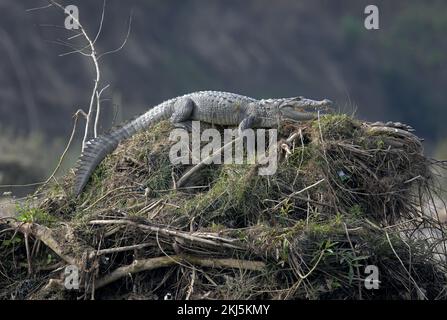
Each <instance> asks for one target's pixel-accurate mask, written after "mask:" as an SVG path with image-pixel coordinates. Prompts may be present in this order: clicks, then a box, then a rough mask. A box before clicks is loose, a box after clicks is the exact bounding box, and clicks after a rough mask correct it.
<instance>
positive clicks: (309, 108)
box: [281, 98, 333, 121]
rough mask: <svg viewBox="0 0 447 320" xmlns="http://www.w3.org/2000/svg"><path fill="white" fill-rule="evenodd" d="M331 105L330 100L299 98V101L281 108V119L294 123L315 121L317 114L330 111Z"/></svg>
mask: <svg viewBox="0 0 447 320" xmlns="http://www.w3.org/2000/svg"><path fill="white" fill-rule="evenodd" d="M332 106H333V103H332V101H331V100H328V99H324V100H312V99H306V98H301V99H300V100H299V101H293V103H291V104H290V105H288V106H286V107H283V108H281V114H282V117H283V119H288V120H294V121H305V120H312V119H317V118H318V114H319V113H327V112H331V111H332V109H331V108H332Z"/></svg>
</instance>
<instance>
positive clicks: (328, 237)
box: [0, 115, 447, 299]
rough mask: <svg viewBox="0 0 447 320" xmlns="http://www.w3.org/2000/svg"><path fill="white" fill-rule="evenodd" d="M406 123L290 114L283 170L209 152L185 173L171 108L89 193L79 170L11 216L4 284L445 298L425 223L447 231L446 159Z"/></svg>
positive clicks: (161, 293)
mask: <svg viewBox="0 0 447 320" xmlns="http://www.w3.org/2000/svg"><path fill="white" fill-rule="evenodd" d="M407 129H408V128H407V127H405V126H401V127H400V128H399V125H398V126H397V127H391V126H387V125H386V124H371V123H362V122H359V121H357V120H355V119H352V118H351V117H349V116H346V115H326V116H323V117H321V118H320V119H319V120H316V121H314V122H309V123H302V124H299V125H297V124H286V125H284V126H283V127H282V128H281V130H280V140H279V143H278V145H279V146H280V147H279V150H280V152H279V165H278V170H277V172H276V174H274V175H270V176H261V175H258V171H257V170H258V166H257V165H255V164H253V165H249V164H245V165H236V164H233V165H207V166H205V167H204V168H202V169H201V170H198V171H197V172H196V174H194V175H193V177H192V178H191V179H189V180H188V181H187V183H186V184H184V185H183V186H182V187H176V183H175V182H176V181H178V180H179V179H180V178H181V177H182V176H184V174H185V173H186V172H188V170H191V168H192V167H193V166H187V165H181V164H178V165H173V164H172V163H171V161H170V160H169V150H170V147H171V146H172V144H173V143H175V142H172V141H169V134H170V132H171V130H172V127H171V125H170V124H169V123H168V122H162V123H160V124H158V125H156V126H154V127H153V128H151V129H149V130H147V131H145V132H142V133H140V134H138V135H136V136H134V137H133V138H131V139H129V140H127V141H125V142H123V143H122V144H121V145H120V146H119V147H118V149H117V150H116V151H115V152H114V153H113V154H111V155H109V156H108V157H107V158H106V159H105V160H104V161H103V162H102V164H101V165H100V166H99V167H98V168H97V169H96V171H95V172H94V174H93V176H92V178H91V180H90V182H89V184H88V185H87V187H86V189H85V191H84V192H83V194H82V195H81V196H80V197H79V198H78V199H74V198H73V197H72V196H70V192H71V188H72V185H73V175H72V174H70V175H68V176H66V177H64V179H62V180H58V181H55V182H54V183H53V184H52V185H50V186H46V187H44V188H42V189H41V190H40V193H41V194H40V195H39V198H38V199H37V200H34V201H33V202H32V203H33V204H31V202H30V203H27V202H22V203H21V204H20V205H18V208H17V211H18V213H17V214H18V215H17V217H16V218H11V219H5V220H4V223H3V224H1V225H0V244H1V246H0V256H1V262H0V288H2V289H0V297H2V298H6V299H11V298H16V299H82V298H83V299H92V298H95V299H167V298H174V299H445V298H446V297H447V291H446V285H447V279H446V267H445V265H446V264H445V260H443V259H445V255H444V256H443V255H442V254H441V255H435V254H434V253H435V251H436V250H437V251H436V252H439V246H440V242H439V241H438V242H436V241H434V240H430V239H427V238H424V237H421V236H420V235H419V236H416V232H414V231H415V230H416V229H417V228H419V229H420V228H421V227H424V228H429V229H431V230H436V231H438V232H439V233H440V234H441V235H442V236H443V235H444V232H445V226H443V225H442V224H440V223H439V221H438V220H437V219H436V217H435V216H433V215H431V214H430V212H428V211H427V210H428V209H427V208H428V207H430V206H427V204H428V203H430V202H431V201H432V200H433V197H434V196H435V195H436V192H437V188H436V179H435V177H434V176H433V174H432V166H434V165H435V163H434V162H433V161H430V160H429V159H427V158H426V157H425V156H424V154H423V149H422V145H421V142H420V140H419V139H418V138H417V137H416V136H415V135H413V134H412V133H411V132H409V131H408V130H407ZM36 203H37V204H36ZM431 207H433V206H431ZM444 239H445V238H444ZM441 240H443V239H442V237H441ZM444 249H445V248H444ZM444 253H445V251H444ZM67 266H70V268H69V269H67ZM67 270H68V271H67ZM73 270H78V271H79V276H80V282H79V288H78V289H75V290H68V289H67V288H68V287H73V286H74V285H75V282H70V281H68V282H67V281H66V280H67V277H68V276H69V275H71V274H72V272H73ZM375 271H377V272H375Z"/></svg>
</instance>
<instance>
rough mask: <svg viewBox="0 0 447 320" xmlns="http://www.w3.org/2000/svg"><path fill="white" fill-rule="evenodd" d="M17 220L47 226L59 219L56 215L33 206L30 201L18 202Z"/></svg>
mask: <svg viewBox="0 0 447 320" xmlns="http://www.w3.org/2000/svg"><path fill="white" fill-rule="evenodd" d="M16 211H17V220H19V221H21V222H26V223H38V224H42V225H46V226H51V225H53V224H54V223H56V222H57V221H58V219H56V218H55V217H54V216H52V215H50V214H49V213H48V212H46V211H44V210H42V209H40V208H37V207H33V206H31V205H30V204H28V203H24V204H21V203H18V204H17V205H16Z"/></svg>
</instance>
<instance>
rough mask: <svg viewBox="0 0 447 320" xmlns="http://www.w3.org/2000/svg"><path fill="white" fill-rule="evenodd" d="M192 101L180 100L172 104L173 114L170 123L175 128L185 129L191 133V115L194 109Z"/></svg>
mask: <svg viewBox="0 0 447 320" xmlns="http://www.w3.org/2000/svg"><path fill="white" fill-rule="evenodd" d="M195 106H196V105H195V103H194V101H193V100H192V99H189V98H187V99H182V100H180V101H178V102H176V103H175V104H174V109H175V111H174V113H173V114H172V116H171V119H170V121H171V123H172V124H173V125H174V126H175V127H176V128H182V129H185V130H186V131H188V132H191V131H192V122H191V115H192V112H193V110H194V107H195Z"/></svg>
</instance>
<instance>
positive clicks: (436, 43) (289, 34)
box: [0, 0, 447, 194]
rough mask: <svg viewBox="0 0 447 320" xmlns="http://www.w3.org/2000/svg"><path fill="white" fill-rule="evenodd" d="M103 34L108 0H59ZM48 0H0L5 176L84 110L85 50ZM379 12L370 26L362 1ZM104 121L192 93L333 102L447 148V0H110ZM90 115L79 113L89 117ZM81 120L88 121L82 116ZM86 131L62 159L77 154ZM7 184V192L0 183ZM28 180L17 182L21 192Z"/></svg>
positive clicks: (31, 166) (13, 174) (0, 148)
mask: <svg viewBox="0 0 447 320" xmlns="http://www.w3.org/2000/svg"><path fill="white" fill-rule="evenodd" d="M60 3H61V4H63V5H69V4H74V5H76V6H78V8H79V18H80V21H81V23H82V24H83V25H84V27H85V28H86V29H87V31H88V32H89V33H90V35H92V37H94V35H95V34H96V32H97V30H98V27H99V24H100V19H101V11H102V6H103V1H102V0H89V1H87V0H84V1H75V0H70V1H64V2H60ZM47 4H48V3H47V2H46V1H45V0H21V1H17V0H1V1H0V15H1V19H0V184H24V183H30V182H35V181H39V180H42V179H44V178H46V177H47V176H48V174H49V173H50V172H51V171H52V169H53V168H54V166H55V165H56V163H57V161H58V159H59V156H60V154H61V153H62V151H63V149H64V147H65V144H66V143H67V141H68V138H69V136H70V133H71V130H72V125H73V119H72V116H73V114H74V113H75V112H76V110H78V109H79V108H82V109H84V110H87V109H88V104H89V99H90V94H91V89H92V86H93V79H94V68H93V65H92V63H91V61H90V60H89V59H88V58H87V57H84V56H82V55H68V56H62V57H61V56H59V54H61V53H64V52H67V51H70V49H68V48H65V47H62V46H60V45H57V44H55V43H54V41H57V40H58V39H66V38H67V36H68V35H70V33H69V32H67V30H65V29H64V28H63V27H62V26H63V25H64V20H65V15H64V14H63V12H61V11H60V10H58V9H56V8H47V9H42V10H32V11H27V9H30V8H36V7H40V6H45V5H47ZM368 4H375V5H377V6H378V7H379V10H380V29H379V30H366V29H365V27H364V19H365V17H366V15H365V14H364V9H365V7H366V5H368ZM131 13H132V25H131V31H130V35H129V38H128V40H127V43H126V45H125V46H124V48H123V49H122V50H120V51H119V52H117V53H115V54H111V55H108V56H105V57H104V58H103V59H102V60H101V61H100V68H101V70H102V75H101V76H102V81H101V86H104V85H107V84H110V87H109V88H108V89H107V91H105V93H104V95H103V98H104V101H103V103H102V114H103V115H104V116H103V118H102V122H101V131H104V130H107V129H108V128H110V127H111V126H112V125H113V124H117V123H119V122H121V121H123V120H125V119H128V118H130V117H132V116H133V115H136V114H138V113H141V112H143V111H145V110H147V109H148V107H149V106H152V105H155V104H157V103H159V102H161V101H163V100H165V99H168V98H171V97H174V96H177V95H181V94H184V93H188V92H191V91H196V90H206V89H210V90H222V91H231V92H235V93H240V94H244V95H249V96H253V97H259V98H268V97H284V96H296V95H303V96H306V97H309V98H315V99H322V98H329V99H331V100H334V101H335V102H336V103H337V105H338V107H339V109H340V110H341V111H344V112H348V113H350V114H352V113H355V115H356V116H357V117H359V118H361V119H365V120H369V121H376V120H385V121H388V120H392V121H401V122H405V123H408V124H410V125H412V126H413V127H414V128H415V129H416V130H417V131H416V133H417V134H418V135H419V136H421V137H423V138H425V140H426V141H425V148H426V152H427V153H428V154H429V155H432V156H434V157H437V158H443V159H445V158H447V134H446V133H447V126H446V125H445V121H446V119H447V89H446V80H447V55H446V52H447V36H446V33H447V2H446V1H434V0H433V1H422V0H420V1H409V0H402V1H374V3H371V1H359V0H352V1H347V0H345V1H333V0H326V1H323V0H321V1H315V0H306V1H293V0H290V1H286V0H280V1H271V0H247V1H236V0H234V1H232V0H227V1H213V0H211V1H209V0H208V1H204V0H182V1H162V0H148V1H138V0H130V1H120V0H108V1H107V2H106V9H105V17H104V25H103V28H102V33H101V35H100V37H99V39H98V41H97V43H96V46H97V49H98V51H99V52H106V51H109V50H112V49H115V48H117V47H119V46H120V45H121V43H122V41H123V39H125V38H126V33H127V29H128V22H129V17H130V15H131ZM81 122H82V121H81ZM81 124H82V125H83V124H84V123H83V122H82V123H80V125H81ZM82 134H83V131H82V130H81V126H79V128H78V131H77V134H76V141H75V144H74V145H73V147H72V148H71V149H70V152H69V154H68V157H67V160H66V161H65V162H64V166H63V168H64V169H65V170H67V169H68V168H70V167H71V166H72V165H73V164H74V162H75V160H76V157H77V156H78V154H79V151H80V141H81V139H82ZM3 191H7V190H4V189H0V192H3ZM29 191H30V189H23V188H22V189H13V192H14V193H15V194H24V193H26V192H29Z"/></svg>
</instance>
